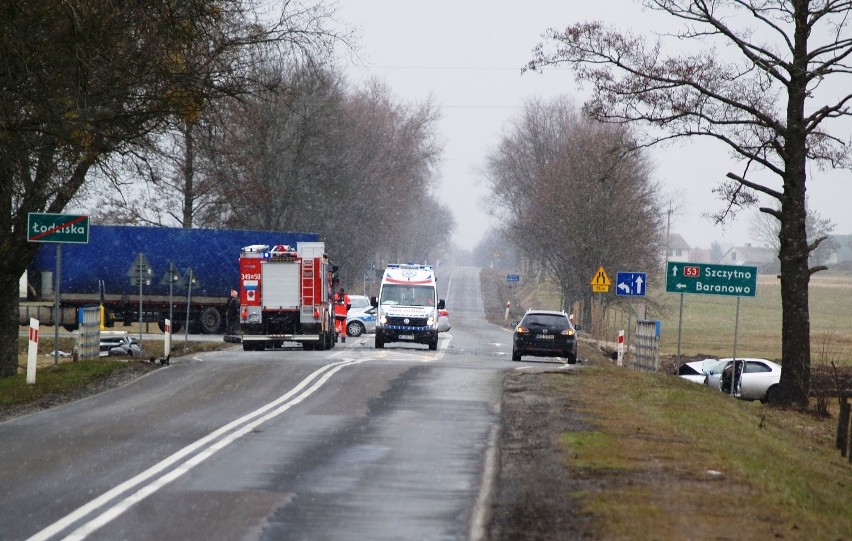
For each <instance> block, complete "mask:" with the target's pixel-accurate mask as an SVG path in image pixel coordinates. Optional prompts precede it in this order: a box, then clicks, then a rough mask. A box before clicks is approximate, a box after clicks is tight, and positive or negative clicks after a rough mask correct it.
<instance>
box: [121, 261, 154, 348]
mask: <svg viewBox="0 0 852 541" xmlns="http://www.w3.org/2000/svg"><path fill="white" fill-rule="evenodd" d="M153 273H154V269H152V268H151V264H150V263H148V258H147V257H145V254H144V253H142V252H139V253H138V254H137V255H136V259H134V260H133V264H132V265H130V269H128V271H127V277H128V278H130V285H132V286H135V285H138V286H139V317H138V318H137V319H138V320H139V347H142V286H143V285H146V286H149V285H151V275H152V274H153Z"/></svg>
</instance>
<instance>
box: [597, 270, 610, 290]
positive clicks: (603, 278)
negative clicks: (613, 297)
mask: <svg viewBox="0 0 852 541" xmlns="http://www.w3.org/2000/svg"><path fill="white" fill-rule="evenodd" d="M611 285H612V281H610V279H609V276H608V275H607V273H606V271H605V270H604V268H603V266H601V267H598V270H597V272H596V273H595V275H594V276H592V287H595V286H606V290H607V291H609V286H611ZM595 291H597V290H595Z"/></svg>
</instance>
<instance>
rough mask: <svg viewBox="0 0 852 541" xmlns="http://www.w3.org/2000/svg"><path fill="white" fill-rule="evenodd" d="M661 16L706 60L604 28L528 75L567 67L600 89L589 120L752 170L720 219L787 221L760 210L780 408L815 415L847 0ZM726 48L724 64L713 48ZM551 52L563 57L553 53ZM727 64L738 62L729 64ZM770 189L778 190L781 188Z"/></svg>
mask: <svg viewBox="0 0 852 541" xmlns="http://www.w3.org/2000/svg"><path fill="white" fill-rule="evenodd" d="M643 4H644V5H645V6H646V7H647V8H649V9H652V10H656V11H659V12H661V13H663V14H665V15H669V16H671V17H673V18H674V19H675V20H677V21H680V22H682V23H683V24H684V26H683V30H682V31H681V32H680V33H678V34H677V35H674V36H667V37H668V38H673V39H675V40H680V41H681V42H686V43H687V44H688V46H681V47H679V48H678V49H676V50H678V51H683V50H687V51H689V50H696V49H697V52H694V53H691V54H690V53H688V52H687V53H681V54H679V55H676V56H672V57H665V56H664V55H663V53H662V51H663V48H662V42H661V40H658V41H657V42H656V43H650V44H649V43H648V42H647V40H646V39H645V38H644V37H641V36H635V35H633V34H631V33H630V32H627V31H624V32H619V31H616V30H613V29H609V28H606V27H604V26H603V25H602V24H600V23H583V24H576V25H573V26H569V27H568V28H566V29H564V30H557V29H550V30H548V31H547V33H546V39H547V41H546V44H542V45H539V47H537V49H536V50H535V52H534V58H533V60H532V61H531V62H530V63H529V66H528V67H529V68H530V69H534V70H538V69H542V68H544V67H546V66H556V65H561V64H567V65H568V66H570V67H571V68H572V69H573V70H574V73H575V75H576V76H577V78H578V79H579V80H581V81H587V82H590V83H591V84H592V86H593V98H592V99H591V101H590V102H589V103H588V104H587V107H586V108H587V110H588V111H589V112H590V113H591V114H593V115H594V116H595V117H596V118H598V119H601V120H604V121H607V122H630V123H633V122H639V123H646V124H649V125H651V126H654V127H655V128H658V129H655V130H653V131H651V132H649V133H648V134H647V138H646V139H645V140H644V141H642V142H641V143H642V144H648V145H650V144H655V143H659V142H662V141H667V140H672V139H676V138H681V137H692V136H699V135H700V136H708V137H711V138H714V139H716V140H717V141H721V142H722V143H724V144H726V145H727V146H728V148H729V149H730V150H731V151H732V153H733V154H734V155H735V156H738V157H739V158H741V159H742V160H743V167H742V170H741V171H740V172H730V173H728V175H727V177H728V181H727V182H724V183H722V184H721V185H720V187H719V188H718V193H719V194H720V195H721V196H722V197H723V198H724V199H725V200H726V201H727V206H726V207H725V209H724V210H722V211H721V212H720V213H719V215H718V219H720V220H721V219H724V218H725V217H727V216H729V215H730V214H731V213H732V212H733V211H735V210H736V209H737V208H740V207H741V206H746V205H752V204H755V203H756V202H757V197H756V195H755V192H760V193H762V194H765V195H768V196H770V197H772V198H775V199H776V200H777V201H778V202H779V203H780V210H778V209H775V208H771V207H761V208H760V211H761V212H764V213H767V214H771V215H773V216H775V217H776V218H777V219H778V221H779V223H780V229H779V243H780V250H779V257H780V260H781V290H782V308H783V323H782V331H781V334H782V361H783V362H782V365H783V369H782V375H781V386H780V387H781V392H780V393H779V400H780V401H781V402H783V403H799V404H807V401H808V391H809V388H810V343H809V340H808V337H809V336H810V319H809V315H808V283H809V280H810V276H811V274H812V273H814V272H816V271H818V270H821V269H822V268H824V267H822V266H816V267H809V265H808V255H809V254H810V252H812V251H813V250H815V249H816V248H817V246H818V245H819V242H820V241H819V239H815V240H814V241H813V242H811V243H810V244H809V243H808V237H807V233H806V228H805V223H806V208H805V194H806V181H807V167H806V166H807V163H808V161H809V160H811V161H814V162H815V163H823V164H829V165H832V166H840V165H844V164H846V163H848V161H849V159H850V152H849V142H848V141H844V140H842V139H840V138H838V137H836V136H832V135H831V134H830V131H829V129H830V127H832V126H833V125H834V124H836V121H837V120H839V119H842V118H844V117H848V116H849V115H850V109H849V104H850V101H852V94H850V93H849V88H852V85H849V84H848V80H847V83H846V85H845V86H843V87H839V88H840V90H839V91H838V92H837V93H836V94H835V95H832V94H831V93H829V92H828V89H827V88H826V83H827V82H829V81H833V82H836V83H838V84H842V79H843V78H844V76H846V77H848V76H849V75H850V73H852V64H850V62H849V59H850V55H852V33H850V32H849V28H850V26H849V25H850V21H852V18H850V15H852V2H850V1H849V0H779V1H773V2H768V1H765V0H645V1H644V2H643ZM717 44H720V45H723V46H726V47H727V52H728V53H729V56H727V57H726V56H725V55H724V54H722V53H721V52H720V51H719V50H717V49H716V48H715V47H714V46H715V45H717ZM551 46H552V47H553V48H551ZM725 58H731V61H729V62H726V61H725V60H724V59H725ZM772 180H775V181H776V182H777V181H778V180H780V182H781V189H780V190H779V189H776V188H775V187H774V186H773V183H772Z"/></svg>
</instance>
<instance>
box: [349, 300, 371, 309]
mask: <svg viewBox="0 0 852 541" xmlns="http://www.w3.org/2000/svg"><path fill="white" fill-rule="evenodd" d="M350 300H351V302H350V303H349V304H350V305H351V308H350V309H352V308H366V307H368V306H370V299H368V298H367V297H350Z"/></svg>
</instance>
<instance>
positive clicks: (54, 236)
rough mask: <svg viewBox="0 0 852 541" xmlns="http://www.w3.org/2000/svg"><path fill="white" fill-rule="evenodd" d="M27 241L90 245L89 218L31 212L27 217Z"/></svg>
mask: <svg viewBox="0 0 852 541" xmlns="http://www.w3.org/2000/svg"><path fill="white" fill-rule="evenodd" d="M27 240H28V241H29V242H60V243H78V244H88V242H89V217H88V216H85V215H82V216H81V215H76V214H52V213H45V212H30V213H29V214H28V215H27Z"/></svg>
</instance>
